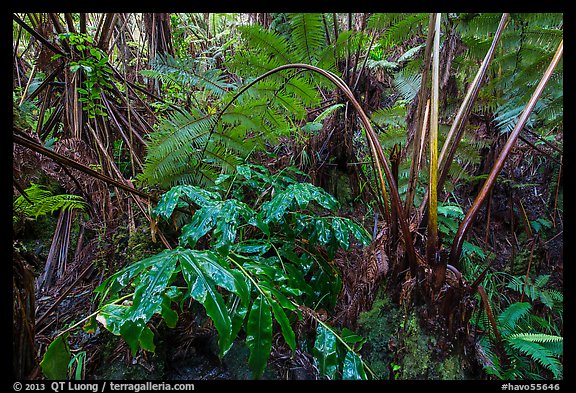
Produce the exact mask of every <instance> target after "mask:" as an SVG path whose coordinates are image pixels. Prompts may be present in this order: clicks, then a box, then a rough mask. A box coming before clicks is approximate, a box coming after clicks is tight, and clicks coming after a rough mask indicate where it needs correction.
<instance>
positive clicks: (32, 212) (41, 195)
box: [13, 183, 87, 221]
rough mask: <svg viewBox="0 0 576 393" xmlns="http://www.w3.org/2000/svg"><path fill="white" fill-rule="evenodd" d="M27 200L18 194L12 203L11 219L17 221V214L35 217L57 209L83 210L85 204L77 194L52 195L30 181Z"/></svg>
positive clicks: (44, 188) (43, 187)
mask: <svg viewBox="0 0 576 393" xmlns="http://www.w3.org/2000/svg"><path fill="white" fill-rule="evenodd" d="M24 191H25V192H26V195H27V197H28V199H29V201H28V200H27V199H26V198H24V196H22V195H20V196H19V197H18V198H16V200H15V201H14V203H13V209H14V216H13V220H14V221H17V220H18V219H19V215H24V216H26V217H30V218H34V219H37V218H38V217H40V216H43V215H47V214H52V213H53V212H55V211H58V210H74V209H78V210H81V211H85V210H86V208H87V204H86V202H85V201H84V198H82V197H81V196H79V195H72V194H59V195H53V194H52V192H51V191H50V190H48V189H47V188H46V187H45V186H43V185H40V184H36V183H31V184H30V187H28V188H27V189H26V190H24Z"/></svg>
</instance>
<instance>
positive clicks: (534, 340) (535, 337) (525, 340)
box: [506, 333, 562, 378]
mask: <svg viewBox="0 0 576 393" xmlns="http://www.w3.org/2000/svg"><path fill="white" fill-rule="evenodd" d="M506 341H507V342H508V343H509V344H510V346H511V347H512V348H514V349H516V350H517V351H519V352H521V353H524V354H526V355H528V356H530V358H531V359H532V360H534V361H535V362H537V363H538V364H540V365H541V366H542V367H544V368H545V369H547V370H549V371H550V372H552V374H554V377H555V378H561V377H562V363H560V361H559V360H558V359H557V358H556V356H557V355H556V354H555V353H554V352H552V351H550V350H549V349H547V348H545V347H544V346H543V345H542V344H541V343H558V342H562V337H558V336H551V335H547V334H541V333H517V334H513V335H510V336H509V337H507V338H506Z"/></svg>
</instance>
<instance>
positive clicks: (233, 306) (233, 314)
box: [220, 296, 248, 356]
mask: <svg viewBox="0 0 576 393" xmlns="http://www.w3.org/2000/svg"><path fill="white" fill-rule="evenodd" d="M227 306H228V310H229V311H230V320H231V321H232V330H231V333H230V343H229V346H228V347H227V348H221V355H220V356H224V355H225V354H226V352H228V350H230V348H231V347H232V344H233V343H234V339H235V338H236V336H238V333H239V332H240V329H242V325H243V324H244V320H245V319H246V315H247V314H248V306H247V305H245V304H242V302H241V301H240V298H239V297H237V296H231V297H230V301H229V302H228V305H227Z"/></svg>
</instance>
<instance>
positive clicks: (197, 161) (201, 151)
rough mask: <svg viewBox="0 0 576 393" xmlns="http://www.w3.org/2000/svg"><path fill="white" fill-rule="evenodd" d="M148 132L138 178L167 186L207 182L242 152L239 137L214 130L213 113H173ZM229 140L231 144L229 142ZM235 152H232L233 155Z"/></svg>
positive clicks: (233, 162) (232, 163)
mask: <svg viewBox="0 0 576 393" xmlns="http://www.w3.org/2000/svg"><path fill="white" fill-rule="evenodd" d="M157 127H158V131H156V132H154V133H152V134H151V135H150V143H149V145H148V154H147V156H146V162H145V165H144V168H143V170H142V173H141V174H139V175H138V179H139V180H140V181H143V182H146V183H147V184H150V185H158V186H160V187H163V188H164V187H165V188H168V187H170V186H172V185H176V184H185V183H189V182H194V180H192V179H196V180H195V181H198V182H200V184H210V183H213V182H214V180H215V179H216V176H217V175H218V174H219V173H220V172H222V171H224V172H226V171H229V170H231V169H232V168H234V167H235V166H236V165H237V163H238V156H239V155H241V154H242V153H243V154H245V153H246V152H245V151H243V150H240V149H242V144H241V143H240V141H239V140H234V139H233V138H232V137H231V136H230V135H226V134H225V133H223V132H221V131H219V129H216V116H215V115H205V114H203V113H201V112H200V111H194V112H193V113H186V112H184V113H180V112H176V113H173V114H171V115H169V116H168V117H167V118H165V119H162V120H161V121H160V122H159V123H158V126H157ZM232 142H233V143H232ZM234 153H235V154H234Z"/></svg>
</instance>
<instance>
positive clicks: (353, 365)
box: [342, 351, 368, 380]
mask: <svg viewBox="0 0 576 393" xmlns="http://www.w3.org/2000/svg"><path fill="white" fill-rule="evenodd" d="M342 379H355V380H357V379H363V380H365V379H368V377H367V376H366V371H364V365H363V364H362V360H361V359H360V357H359V356H358V355H357V354H355V353H354V352H350V351H348V352H347V353H346V357H345V358H344V366H343V367H342Z"/></svg>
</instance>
